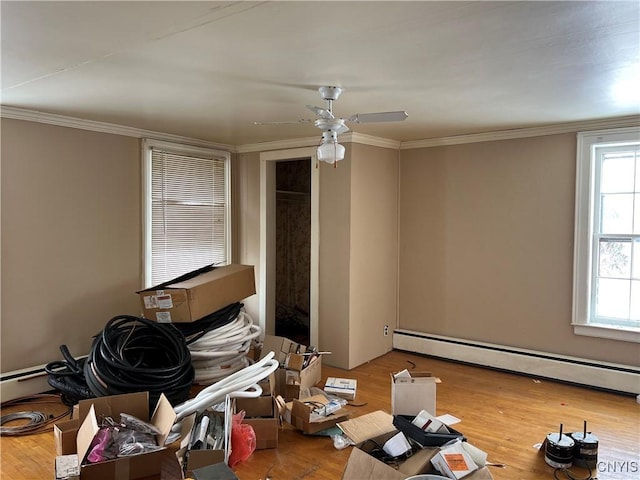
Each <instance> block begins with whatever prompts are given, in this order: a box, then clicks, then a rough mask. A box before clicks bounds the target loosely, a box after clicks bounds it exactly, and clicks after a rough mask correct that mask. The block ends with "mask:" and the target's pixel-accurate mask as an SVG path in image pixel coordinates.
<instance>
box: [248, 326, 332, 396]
mask: <svg viewBox="0 0 640 480" xmlns="http://www.w3.org/2000/svg"><path fill="white" fill-rule="evenodd" d="M306 351H307V347H305V346H304V345H302V344H299V343H296V342H294V341H292V340H289V339H288V338H285V337H277V336H274V335H265V338H264V342H263V346H262V350H261V352H260V358H261V359H262V358H264V357H265V356H266V355H267V354H268V353H269V352H274V358H275V359H276V360H278V362H279V363H280V365H281V368H279V369H278V370H276V372H275V390H274V391H273V392H272V393H273V394H274V395H280V396H282V397H283V398H284V399H285V400H286V401H288V402H289V401H291V400H293V399H294V398H295V399H299V398H300V393H301V391H303V390H305V389H309V388H311V387H313V386H315V385H317V384H318V383H320V381H321V380H322V356H320V355H318V356H315V357H312V358H311V360H310V362H309V364H308V365H307V367H306V368H302V366H303V363H304V360H305V359H306V358H307V357H306V356H305V355H302V354H303V353H305V352H306ZM296 352H298V353H296ZM292 367H295V368H292Z"/></svg>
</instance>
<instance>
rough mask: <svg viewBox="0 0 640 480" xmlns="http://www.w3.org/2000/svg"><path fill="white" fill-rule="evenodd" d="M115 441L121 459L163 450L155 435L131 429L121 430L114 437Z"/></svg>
mask: <svg viewBox="0 0 640 480" xmlns="http://www.w3.org/2000/svg"><path fill="white" fill-rule="evenodd" d="M113 441H114V444H115V445H116V447H117V451H118V456H119V457H126V456H129V455H138V454H140V453H148V452H154V451H156V450H160V449H161V448H163V447H161V446H159V445H158V442H156V438H155V434H153V433H146V432H139V431H136V430H130V429H121V430H120V431H119V432H118V433H117V434H116V435H114V439H113Z"/></svg>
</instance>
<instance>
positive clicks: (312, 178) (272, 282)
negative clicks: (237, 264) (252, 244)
mask: <svg viewBox="0 0 640 480" xmlns="http://www.w3.org/2000/svg"><path fill="white" fill-rule="evenodd" d="M281 164H282V165H281ZM303 164H306V166H304V165H303ZM278 165H281V166H280V167H278ZM316 165H317V160H316V148H315V147H302V148H292V149H286V150H273V151H267V152H261V153H260V265H259V282H258V295H259V304H260V311H259V322H260V325H261V326H262V328H263V329H264V331H265V333H267V334H270V335H275V334H276V327H277V330H278V332H279V334H280V333H281V332H282V334H283V335H284V336H287V337H296V338H299V340H298V341H300V343H303V339H304V343H305V344H306V345H316V346H317V345H318V338H319V332H318V330H319V325H318V303H319V302H318V290H319V288H318V282H319V250H320V248H319V226H320V214H319V211H320V210H319V202H320V200H319V194H320V169H319V168H317V167H316ZM278 171H280V172H281V178H280V180H279V182H280V185H278V181H277V179H276V177H277V176H278V175H277V172H278ZM301 171H302V172H303V173H300V172H301ZM289 175H290V176H291V178H289V179H287V176H289ZM293 178H298V179H297V180H293ZM301 179H304V180H301ZM301 185H303V186H304V188H303V187H302V186H301ZM277 191H280V193H277ZM292 192H293V193H292ZM292 197H295V198H294V199H292ZM278 198H280V200H278ZM278 203H280V207H282V206H283V204H284V205H288V208H289V210H294V211H295V210H296V209H302V208H303V206H304V208H305V209H306V208H308V209H309V210H308V212H309V213H308V214H306V215H307V218H308V220H306V221H305V223H306V224H308V227H305V228H308V229H309V230H310V235H308V236H307V235H305V237H306V240H305V243H306V242H309V246H305V247H304V249H305V250H307V251H308V252H309V253H308V254H304V256H305V258H308V263H307V265H308V268H307V269H306V270H307V273H306V274H303V276H305V275H308V281H307V280H306V279H305V280H304V282H303V283H304V284H308V294H305V297H304V298H308V300H307V301H308V308H307V307H306V302H305V301H302V302H301V301H299V300H298V303H297V304H296V301H295V300H294V301H291V302H290V301H288V300H287V301H282V299H283V298H284V299H286V298H287V296H289V297H290V298H294V299H295V298H297V295H295V294H290V293H289V288H288V287H286V283H287V282H289V283H290V284H294V287H295V288H293V289H294V291H295V290H297V289H298V287H297V285H300V284H302V280H300V277H298V276H295V277H294V278H293V281H291V278H289V279H285V280H284V283H283V282H278V281H277V276H276V274H277V271H278V270H281V271H285V272H286V270H287V268H291V265H289V267H287V261H286V260H280V261H277V255H276V249H277V248H276V244H277V243H278V242H281V243H282V244H285V242H284V241H283V239H284V238H285V237H281V238H280V239H278V237H280V236H279V235H276V230H277V224H278V223H283V224H286V223H287V222H286V221H285V220H286V218H287V214H286V213H285V214H282V215H281V216H280V219H279V220H278V218H277V216H276V211H277V210H278ZM305 204H308V205H309V206H308V207H307V206H306V205H305ZM281 209H282V208H281ZM292 225H293V224H290V227H291V226H292ZM292 228H294V230H295V228H297V227H292ZM294 244H297V245H300V244H299V243H298V242H294ZM280 249H281V250H284V251H286V248H283V247H281V248H280ZM294 255H295V254H294ZM293 260H296V259H295V258H294V259H293ZM298 262H299V259H298ZM285 275H286V273H285ZM279 283H283V285H282V286H279ZM277 289H280V293H279V294H277V293H276V291H277ZM276 297H278V301H279V303H280V304H281V308H278V309H277V308H276V304H277V302H276ZM301 305H302V306H301ZM296 307H297V308H296ZM291 309H293V311H292V310H291ZM276 310H279V311H280V312H281V314H280V315H278V316H279V317H280V318H285V317H286V319H285V320H281V321H278V322H277V323H278V325H276ZM307 317H308V320H307ZM290 323H292V324H293V325H295V327H294V328H289V327H290V326H291V325H290ZM300 325H304V326H305V328H304V329H303V328H300ZM307 325H308V326H307ZM298 329H299V330H300V332H299V331H298ZM306 338H309V340H308V341H306Z"/></svg>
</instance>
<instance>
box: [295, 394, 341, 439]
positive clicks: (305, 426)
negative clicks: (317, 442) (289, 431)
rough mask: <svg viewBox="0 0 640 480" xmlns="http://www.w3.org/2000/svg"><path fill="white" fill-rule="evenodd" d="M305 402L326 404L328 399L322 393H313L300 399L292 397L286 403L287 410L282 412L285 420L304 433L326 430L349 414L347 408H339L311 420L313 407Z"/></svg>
mask: <svg viewBox="0 0 640 480" xmlns="http://www.w3.org/2000/svg"><path fill="white" fill-rule="evenodd" d="M305 402H314V403H316V404H323V405H326V404H327V403H328V400H327V397H325V396H324V395H313V396H311V397H308V398H304V399H302V400H298V399H295V398H294V399H293V401H291V402H289V403H287V404H286V410H287V412H285V413H284V418H285V420H287V421H288V422H289V423H291V425H293V426H294V427H296V428H297V429H298V430H302V431H303V432H304V433H309V434H312V433H318V432H320V431H322V430H326V429H327V428H331V427H333V426H335V425H336V424H337V423H338V422H340V421H343V420H346V419H347V418H349V415H351V412H350V411H349V410H347V409H345V408H341V409H340V410H338V411H336V412H334V413H332V414H331V415H327V416H326V417H322V418H321V419H318V420H312V419H311V412H312V411H313V409H314V408H315V407H314V406H312V405H307V404H306V403H305Z"/></svg>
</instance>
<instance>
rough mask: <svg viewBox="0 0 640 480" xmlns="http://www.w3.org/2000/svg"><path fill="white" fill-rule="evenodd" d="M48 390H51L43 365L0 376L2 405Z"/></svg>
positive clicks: (0, 399)
mask: <svg viewBox="0 0 640 480" xmlns="http://www.w3.org/2000/svg"><path fill="white" fill-rule="evenodd" d="M49 390H52V388H51V387H50V386H49V384H48V383H47V373H46V372H45V371H44V365H39V366H37V367H31V368H24V369H22V370H15V371H13V372H7V373H3V374H2V376H0V401H2V403H4V402H8V401H9V400H15V399H16V398H20V397H25V396H27V395H34V394H36V393H44V392H47V391H49Z"/></svg>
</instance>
